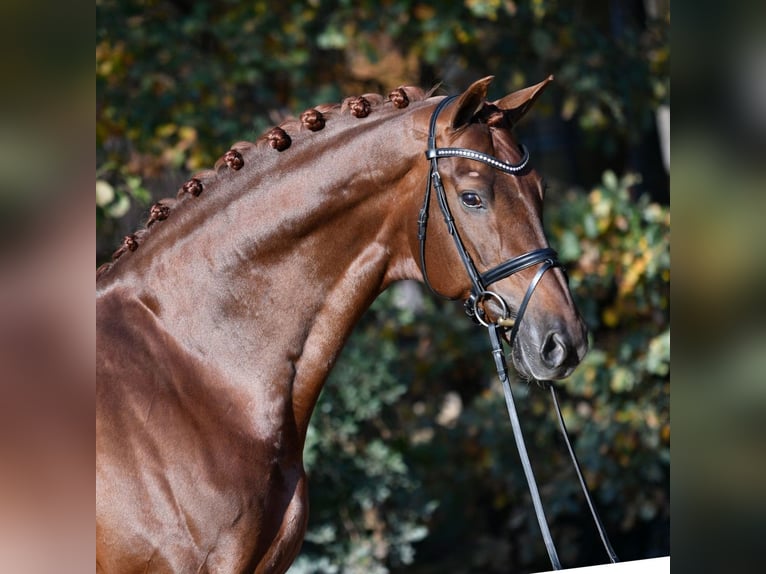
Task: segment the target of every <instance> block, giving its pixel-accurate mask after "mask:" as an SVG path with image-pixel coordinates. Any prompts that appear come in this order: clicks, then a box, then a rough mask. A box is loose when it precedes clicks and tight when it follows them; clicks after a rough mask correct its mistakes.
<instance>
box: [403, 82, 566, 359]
mask: <svg viewBox="0 0 766 574" xmlns="http://www.w3.org/2000/svg"><path fill="white" fill-rule="evenodd" d="M456 97H457V96H450V97H447V98H444V99H443V100H442V101H441V102H439V105H437V106H436V109H435V110H434V112H433V115H432V116H431V123H430V126H429V129H428V150H426V158H428V159H429V160H431V171H430V173H429V176H428V184H427V186H426V193H425V197H424V199H423V207H422V208H421V210H420V215H419V217H418V240H419V241H420V267H421V270H422V273H423V279H424V281H425V284H426V285H427V286H428V288H429V289H430V290H431V291H433V292H434V293H435V294H437V295H440V296H442V297H443V295H441V294H440V293H439V292H438V291H436V289H434V287H433V286H432V285H431V282H430V281H429V279H428V273H427V271H426V247H425V246H426V229H427V224H428V210H429V204H430V202H431V189H432V188H433V189H435V190H436V198H437V200H438V201H439V208H440V209H441V212H442V215H443V216H444V221H445V223H446V224H447V230H448V231H449V234H450V235H451V236H452V239H453V240H454V242H455V247H456V248H457V252H458V255H459V256H460V259H461V261H462V262H463V266H464V267H465V270H466V272H467V273H468V277H469V279H470V280H471V294H470V296H469V297H468V299H466V301H465V310H466V314H467V315H468V316H469V317H471V318H472V319H474V320H475V321H478V322H479V323H481V324H482V325H484V326H485V327H488V326H489V324H490V321H489V318H488V317H487V314H486V312H485V311H484V309H483V308H482V306H481V305H480V303H483V302H484V301H486V300H489V299H493V300H494V301H496V302H497V303H498V304H499V305H500V308H501V317H500V318H499V319H498V320H497V321H495V322H496V323H498V324H500V325H502V326H511V335H510V340H511V344H513V341H514V340H515V338H516V334H517V333H518V329H519V323H520V322H521V318H522V317H523V316H524V311H525V310H526V308H527V304H528V303H529V300H530V298H531V297H532V293H533V292H534V290H535V288H536V287H537V284H538V283H539V282H540V279H542V277H543V275H544V274H545V272H546V271H548V270H549V269H551V268H553V267H561V263H560V262H559V260H558V255H557V254H556V252H555V251H554V250H553V249H551V248H550V247H543V248H541V249H535V250H533V251H528V252H527V253H524V254H522V255H519V256H518V257H514V258H513V259H509V260H508V261H506V262H504V263H501V264H500V265H497V266H496V267H493V268H492V269H489V270H488V271H485V272H484V273H479V271H478V270H477V269H476V265H475V264H474V262H473V260H472V259H471V256H470V255H469V254H468V251H467V250H466V248H465V245H464V244H463V241H462V239H461V238H460V233H459V232H458V230H457V227H456V226H455V219H454V217H452V212H451V211H450V208H449V204H448V203H447V195H446V193H445V191H444V186H443V185H442V180H441V176H440V175H439V159H440V158H445V157H463V158H467V159H472V160H475V161H480V162H482V163H485V164H487V165H489V166H491V167H493V168H495V169H497V170H499V171H502V172H503V173H507V174H509V175H517V174H519V173H520V172H522V171H524V169H525V168H526V167H527V164H528V163H529V150H527V148H526V147H525V146H522V150H523V152H524V157H523V158H522V159H521V162H519V163H518V164H510V163H507V162H505V161H502V160H499V159H497V158H496V157H493V156H491V155H488V154H486V153H483V152H480V151H475V150H470V149H466V148H455V147H446V148H437V147H436V120H437V118H438V117H439V113H440V112H441V111H442V110H443V109H444V108H445V107H446V106H447V105H448V104H449V103H450V102H451V101H453V100H454V99H455V98H456ZM539 263H542V265H541V267H540V268H539V269H538V271H537V274H536V275H535V276H534V278H533V279H532V281H531V282H530V284H529V287H527V292H526V293H525V294H524V298H523V299H522V301H521V304H520V305H519V308H518V310H517V311H516V316H515V319H511V318H510V310H509V308H508V304H507V303H506V301H505V300H504V299H503V298H502V297H501V296H500V295H498V294H497V293H495V292H494V291H490V290H488V287H489V286H490V285H492V284H493V283H497V282H498V281H500V280H501V279H505V278H506V277H510V276H511V275H513V274H514V273H518V272H519V271H521V270H522V269H526V268H527V267H532V266H533V265H537V264H539Z"/></svg>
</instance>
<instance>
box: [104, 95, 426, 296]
mask: <svg viewBox="0 0 766 574" xmlns="http://www.w3.org/2000/svg"><path fill="white" fill-rule="evenodd" d="M437 88H438V86H437V87H435V88H432V89H431V90H428V91H425V90H423V89H421V88H418V87H414V86H400V87H398V88H396V89H394V90H392V91H391V92H390V93H389V94H388V96H386V97H384V96H382V95H380V94H364V95H362V96H357V97H348V98H345V99H344V100H343V101H342V102H341V103H339V104H321V105H318V106H316V107H313V108H309V109H308V110H306V111H304V112H303V113H302V114H301V115H300V117H298V118H288V119H286V120H285V121H284V122H282V123H281V124H280V125H279V126H276V127H273V128H271V129H269V130H267V131H266V132H265V133H264V134H263V135H261V136H260V137H259V138H258V139H256V140H255V141H254V142H250V141H240V142H237V143H235V144H234V145H232V146H231V148H230V149H229V150H228V151H227V152H226V153H224V154H223V156H221V157H220V158H219V159H218V161H216V163H215V165H214V166H213V169H212V170H205V171H201V172H198V173H195V174H194V175H193V176H192V177H191V178H190V179H188V180H187V181H186V182H185V183H184V184H183V185H182V186H181V187H180V188H179V190H178V192H177V194H176V197H175V198H163V199H160V200H159V201H157V202H156V203H154V204H153V205H152V206H151V208H150V209H149V217H148V219H147V220H146V222H145V224H144V227H142V228H141V229H138V230H136V231H135V232H134V233H131V234H130V235H126V236H125V237H124V238H123V240H122V243H121V244H120V246H119V247H118V248H117V250H116V251H115V252H114V253H113V254H112V261H111V262H108V263H104V264H103V265H101V266H99V267H98V269H96V282H97V283H98V281H99V280H100V279H101V278H102V277H105V276H107V275H108V274H109V272H110V270H111V269H113V267H114V266H115V264H116V262H117V260H118V259H120V258H121V257H123V256H124V255H125V254H127V253H129V252H132V251H135V250H136V249H138V248H139V247H140V246H141V244H142V243H143V242H144V241H145V240H146V237H147V236H148V235H149V233H150V231H151V230H152V228H153V227H154V226H156V225H157V224H158V223H159V222H162V221H164V220H166V219H168V217H170V216H171V215H172V213H173V212H174V211H175V210H177V209H178V208H179V206H180V205H181V204H183V203H186V202H188V201H193V200H194V198H196V197H199V196H200V195H202V194H203V193H210V192H212V191H214V190H215V186H216V183H218V182H219V181H220V178H219V174H221V172H223V171H225V170H232V171H238V170H240V169H242V167H243V166H244V165H245V158H244V154H245V153H246V152H248V151H251V150H261V149H263V150H264V151H265V148H266V146H268V147H269V148H271V149H273V150H276V151H277V152H284V151H285V150H288V149H289V148H290V146H291V144H292V138H293V137H298V136H302V135H303V134H305V133H306V131H308V132H316V131H320V130H322V129H324V128H325V126H326V125H327V122H328V121H329V120H331V119H336V118H337V119H336V121H337V120H339V119H341V118H348V117H353V118H358V119H362V118H366V117H367V116H369V115H370V114H371V113H373V112H375V111H376V110H379V109H381V108H384V107H390V108H392V109H403V108H406V107H407V106H408V105H409V104H410V102H419V101H423V100H426V99H427V98H429V97H430V96H431V95H432V94H433V92H434V91H436V89H437ZM291 134H292V135H291ZM307 135H308V134H307Z"/></svg>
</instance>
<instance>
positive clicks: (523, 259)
mask: <svg viewBox="0 0 766 574" xmlns="http://www.w3.org/2000/svg"><path fill="white" fill-rule="evenodd" d="M456 97H457V96H449V97H446V98H444V99H443V100H442V101H441V102H439V104H438V105H437V106H436V108H435V109H434V112H433V114H432V115H431V122H430V125H429V129H428V149H427V150H426V158H428V159H429V160H430V161H431V171H430V173H429V176H428V184H427V185H426V192H425V197H424V199H423V207H422V208H421V209H420V214H419V217H418V240H419V242H420V267H421V271H422V273H423V279H424V282H425V284H426V285H427V286H428V288H429V289H430V290H431V291H433V292H434V293H435V294H437V295H439V296H442V297H444V295H441V294H440V293H439V292H438V291H436V289H434V287H433V286H432V285H431V282H430V281H429V279H428V273H427V272H426V230H427V224H428V211H429V207H430V202H431V189H432V188H433V189H435V190H436V198H437V200H438V202H439V208H440V209H441V212H442V215H443V216H444V221H445V223H446V224H447V230H448V231H449V234H450V235H451V236H452V239H453V240H454V242H455V247H456V248H457V252H458V255H459V256H460V259H461V261H462V262H463V266H464V267H465V270H466V272H467V274H468V277H469V279H470V280H471V293H470V295H469V297H468V299H466V301H465V309H466V313H467V314H468V316H469V317H471V318H472V319H474V320H475V321H477V322H479V323H481V324H482V325H483V326H485V327H487V329H488V331H489V338H490V342H491V344H492V356H493V358H494V361H495V367H496V369H497V374H498V377H499V379H500V382H501V383H502V386H503V394H504V395H505V402H506V406H507V408H508V415H509V417H510V419H511V426H512V428H513V436H514V440H515V441H516V448H517V450H518V451H519V457H520V458H521V463H522V467H523V469H524V474H525V476H526V478H527V485H528V487H529V493H530V495H531V497H532V504H533V505H534V508H535V514H536V516H537V522H538V524H539V525H540V530H541V533H542V536H543V542H544V543H545V547H546V549H547V551H548V557H549V558H550V561H551V565H552V566H553V569H554V570H560V569H561V562H560V560H559V557H558V553H557V552H556V547H555V545H554V543H553V537H552V536H551V533H550V528H549V527H548V522H547V520H546V519H545V512H544V511H543V506H542V501H541V499H540V493H539V491H538V488H537V482H536V480H535V477H534V472H533V470H532V464H531V462H530V460H529V455H528V454H527V448H526V445H525V443H524V436H523V434H522V432H521V423H520V422H519V417H518V413H517V411H516V405H515V403H514V400H513V393H512V391H511V386H510V381H509V379H508V366H507V364H506V361H505V354H504V352H503V346H502V341H503V337H502V332H501V330H505V329H507V328H508V327H509V326H510V328H511V333H510V336H509V340H510V345H511V347H513V343H514V341H515V340H516V335H517V334H518V329H519V324H520V323H521V319H522V317H523V316H524V312H525V311H526V308H527V305H528V304H529V300H530V299H531V297H532V294H533V293H534V291H535V288H536V287H537V284H538V283H539V282H540V279H542V277H543V275H544V274H545V272H546V271H548V270H549V269H552V268H554V267H562V265H561V263H560V262H559V260H558V255H557V254H556V252H555V251H554V250H553V249H551V248H550V247H543V248H540V249H535V250H532V251H528V252H527V253H524V254H522V255H519V256H517V257H514V258H512V259H509V260H508V261H506V262H504V263H501V264H499V265H497V266H496V267H493V268H492V269H489V270H488V271H485V272H483V273H480V272H479V271H478V270H477V269H476V265H475V264H474V262H473V260H472V259H471V256H470V255H469V253H468V251H467V250H466V248H465V245H464V244H463V241H462V240H461V239H460V234H459V232H458V230H457V227H456V225H455V219H454V217H452V212H451V211H450V208H449V204H448V203H447V195H446V193H445V191H444V186H443V185H442V181H441V176H440V175H439V163H438V160H439V159H440V158H445V157H463V158H467V159H471V160H475V161H480V162H482V163H485V164H487V165H489V166H491V167H493V168H495V169H498V170H500V171H502V172H503V173H507V174H509V175H518V174H519V173H521V172H522V171H524V169H525V168H526V167H527V164H528V163H529V151H528V150H527V148H526V147H525V146H523V145H522V151H523V154H524V155H523V157H522V159H521V161H520V162H519V163H518V164H510V163H508V162H505V161H502V160H500V159H498V158H496V157H493V156H491V155H488V154H485V153H483V152H480V151H475V150H470V149H466V148H452V147H448V148H437V147H436V120H437V119H438V117H439V113H440V112H441V111H442V110H443V109H444V108H445V107H446V106H447V105H448V104H449V103H450V102H452V101H453V100H454V99H455V98H456ZM538 264H540V267H539V269H538V270H537V273H536V274H535V276H534V277H533V278H532V281H530V283H529V286H528V287H527V291H526V293H525V294H524V297H523V299H522V300H521V304H520V305H519V308H518V310H517V311H516V316H515V318H514V319H511V318H510V310H509V308H508V304H507V303H506V302H505V300H504V299H503V298H502V297H501V296H500V295H498V294H497V293H495V292H494V291H490V290H488V287H489V286H490V285H492V284H493V283H496V282H498V281H500V280H501V279H505V278H506V277H510V276H511V275H513V274H514V273H518V272H519V271H521V270H522V269H527V268H528V267H532V266H533V265H538ZM562 269H563V268H562ZM488 299H493V300H495V302H497V303H498V304H499V306H500V310H501V313H500V317H499V318H497V319H495V320H490V318H489V317H488V315H487V313H486V312H485V311H484V309H483V308H482V306H481V305H480V303H483V302H484V301H485V300H488ZM540 383H541V385H542V386H545V387H547V388H548V389H549V390H550V392H551V395H552V396H553V404H554V406H555V410H556V413H557V416H558V422H559V428H560V429H561V433H562V435H563V437H564V442H565V443H566V446H567V450H568V451H569V455H570V457H571V459H572V464H573V466H574V469H575V472H576V474H577V478H578V480H579V482H580V486H581V488H582V490H583V493H584V495H585V499H586V501H587V503H588V507H589V509H590V511H591V515H592V516H593V520H594V523H595V525H596V529H597V530H598V533H599V536H600V537H601V541H602V543H603V544H604V548H605V549H606V552H607V555H608V556H609V560H610V561H611V562H612V563H615V562H617V561H618V560H617V555H616V554H615V552H614V550H613V549H612V546H611V544H610V542H609V539H608V537H607V535H606V531H605V529H604V526H603V524H602V523H601V520H600V518H599V516H598V513H597V512H596V508H595V506H594V505H593V501H592V500H591V497H590V493H589V491H588V486H587V484H586V483H585V478H584V477H583V474H582V471H581V469H580V464H579V462H578V460H577V456H576V455H575V452H574V449H573V448H572V445H571V442H570V441H569V434H568V433H567V430H566V425H565V424H564V418H563V416H562V415H561V408H560V407H559V402H558V397H557V395H556V388H555V386H554V385H553V384H551V383H550V381H540Z"/></svg>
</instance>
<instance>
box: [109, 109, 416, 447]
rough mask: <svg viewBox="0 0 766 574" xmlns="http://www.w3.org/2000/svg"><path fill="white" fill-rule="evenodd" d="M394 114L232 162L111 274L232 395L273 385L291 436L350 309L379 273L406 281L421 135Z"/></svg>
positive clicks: (382, 279) (365, 303)
mask: <svg viewBox="0 0 766 574" xmlns="http://www.w3.org/2000/svg"><path fill="white" fill-rule="evenodd" d="M399 114H400V115H399V117H398V118H396V119H389V120H387V121H384V120H380V121H378V122H375V121H366V122H365V124H364V126H363V127H361V126H360V127H357V128H356V129H355V130H353V129H350V128H349V129H347V130H345V131H343V132H342V134H338V133H336V134H332V133H331V132H330V130H327V131H328V133H327V134H324V133H322V132H320V133H318V134H305V135H303V136H302V137H301V138H300V139H299V138H296V139H295V141H294V143H293V146H291V148H290V149H288V150H285V151H284V152H281V153H279V155H275V154H276V153H277V152H275V151H274V150H270V149H259V148H256V149H253V150H251V151H249V152H247V153H245V154H244V159H245V167H244V168H243V169H242V170H240V171H239V172H226V173H224V174H222V175H219V176H218V181H217V183H216V184H214V185H212V186H208V187H206V189H205V191H204V194H203V195H202V196H200V197H199V198H196V199H191V200H189V201H191V202H198V205H193V206H190V208H188V209H186V211H185V212H183V213H178V214H177V215H178V217H177V219H178V222H177V224H176V225H175V226H171V225H167V224H170V222H171V219H170V218H169V219H168V220H167V221H166V222H163V223H162V224H161V225H163V226H166V227H165V228H164V229H161V232H160V233H158V234H157V237H149V238H147V241H146V242H145V244H143V245H142V246H141V248H140V249H139V250H138V251H136V252H135V253H132V254H130V256H131V257H132V258H135V260H134V261H131V263H132V264H133V265H132V269H131V270H132V273H131V272H127V273H125V274H124V275H125V279H124V282H128V283H133V287H134V288H135V289H137V291H138V292H140V295H139V296H140V297H143V300H144V301H145V303H146V305H147V307H148V308H150V309H152V311H153V312H154V313H155V314H156V315H157V317H158V319H159V321H160V322H161V323H162V325H163V327H164V329H166V330H167V331H168V332H169V333H171V335H172V336H173V337H174V338H176V339H177V340H179V341H180V342H181V343H182V345H183V346H184V347H185V348H187V349H188V350H189V352H191V353H193V354H194V355H196V356H198V357H200V358H201V359H202V360H203V362H204V363H205V364H206V365H215V366H216V367H215V368H216V369H217V371H218V377H217V378H220V379H225V380H226V381H227V382H226V385H228V386H232V387H235V388H236V392H237V393H239V394H240V395H241V394H242V393H244V394H245V395H246V396H250V397H251V399H252V398H253V397H258V400H262V398H263V393H264V389H279V390H278V391H271V395H273V396H271V395H270V398H271V399H273V398H274V397H275V396H276V393H277V392H278V393H284V396H287V397H289V400H290V403H289V404H286V405H285V408H286V409H288V411H289V410H290V409H292V413H290V414H291V416H292V417H294V419H293V420H295V421H296V424H297V427H298V432H299V434H300V436H301V437H305V431H306V427H307V425H308V421H309V418H310V415H311V411H312V410H313V407H314V404H315V402H316V400H317V398H318V395H319V392H320V390H321V387H322V384H323V382H324V380H325V378H326V376H327V374H328V373H329V370H330V369H331V367H332V365H333V364H334V362H335V359H336V358H337V356H338V354H339V353H340V350H341V348H342V346H343V344H344V342H345V340H346V338H347V337H348V335H349V334H350V332H351V330H352V329H353V326H354V324H355V323H356V322H357V320H358V319H359V317H360V316H361V314H362V313H363V312H364V311H365V310H366V309H367V308H368V307H369V305H370V303H371V302H372V301H373V300H374V299H375V297H376V296H377V295H378V294H379V293H380V292H381V291H382V290H384V289H385V288H386V287H387V286H388V285H389V284H390V283H391V282H392V281H395V280H397V279H404V278H411V277H418V276H419V271H418V267H417V263H416V262H415V260H414V258H413V256H412V252H411V249H410V245H411V244H412V238H411V237H410V235H411V234H412V233H413V232H414V230H413V229H411V228H412V227H413V226H412V225H411V224H412V223H413V222H414V221H415V218H416V214H417V209H418V202H419V200H420V193H422V191H421V186H422V183H423V182H424V181H425V178H426V177H427V175H426V167H427V166H426V162H425V160H423V159H422V150H423V146H424V145H425V142H424V141H423V142H420V141H413V139H412V136H411V135H410V133H409V132H407V133H405V131H406V126H407V125H409V122H408V121H407V118H406V115H405V114H403V113H402V112H399ZM339 121H340V120H339ZM348 121H353V120H348ZM356 121H359V120H356ZM360 123H361V122H360ZM328 127H329V124H328ZM397 134H398V135H397ZM317 136H318V137H317ZM349 136H353V137H349ZM340 142H344V143H340ZM381 142H393V145H391V146H384V145H381ZM265 154H269V155H268V156H267V158H266V159H265V160H264V159H263V156H264V155H265ZM249 165H252V166H253V167H252V168H250V169H248V166H249ZM264 166H265V167H264ZM184 207H185V206H184ZM179 211H180V210H179ZM152 240H154V241H152ZM120 263H122V262H120ZM131 278H132V279H131ZM113 284H115V282H113ZM116 284H120V281H117V282H116ZM275 385H276V386H275ZM274 400H276V399H274ZM246 402H253V401H252V400H250V401H246ZM254 416H256V415H254Z"/></svg>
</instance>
